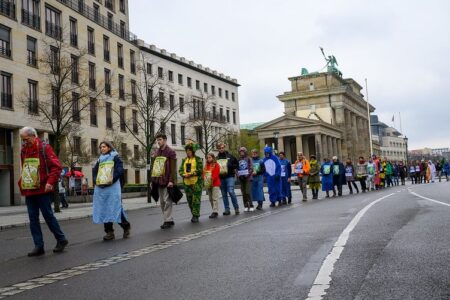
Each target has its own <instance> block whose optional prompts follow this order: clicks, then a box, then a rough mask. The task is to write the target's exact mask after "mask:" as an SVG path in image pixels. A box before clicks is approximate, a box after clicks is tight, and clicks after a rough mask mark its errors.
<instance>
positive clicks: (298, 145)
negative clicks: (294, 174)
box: [295, 135, 303, 157]
mask: <svg viewBox="0 0 450 300" xmlns="http://www.w3.org/2000/svg"><path fill="white" fill-rule="evenodd" d="M295 145H296V148H297V153H298V152H303V140H302V136H301V135H297V136H296V137H295ZM297 153H295V156H296V157H297Z"/></svg>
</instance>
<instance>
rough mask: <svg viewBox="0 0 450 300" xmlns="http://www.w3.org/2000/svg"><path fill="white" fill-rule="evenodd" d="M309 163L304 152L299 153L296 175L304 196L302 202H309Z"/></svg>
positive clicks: (296, 162) (295, 168)
mask: <svg viewBox="0 0 450 300" xmlns="http://www.w3.org/2000/svg"><path fill="white" fill-rule="evenodd" d="M310 168H311V167H310V165H309V161H308V160H307V159H306V158H305V156H304V155H303V153H302V152H298V153H297V160H296V161H295V167H294V170H295V173H296V174H297V180H298V184H299V185H300V189H301V191H302V194H303V199H302V201H307V200H308V196H307V193H306V192H307V185H308V177H309V170H310Z"/></svg>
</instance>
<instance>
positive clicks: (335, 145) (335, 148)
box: [332, 137, 338, 156]
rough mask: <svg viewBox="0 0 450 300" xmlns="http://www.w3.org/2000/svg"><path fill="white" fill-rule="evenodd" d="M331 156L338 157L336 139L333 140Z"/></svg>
mask: <svg viewBox="0 0 450 300" xmlns="http://www.w3.org/2000/svg"><path fill="white" fill-rule="evenodd" d="M333 155H338V147H337V138H335V137H334V138H333V151H332V156H333Z"/></svg>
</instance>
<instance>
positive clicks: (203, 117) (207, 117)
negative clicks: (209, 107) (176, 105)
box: [189, 111, 227, 123]
mask: <svg viewBox="0 0 450 300" xmlns="http://www.w3.org/2000/svg"><path fill="white" fill-rule="evenodd" d="M189 121H206V122H216V123H226V121H227V118H226V117H225V116H221V115H220V114H214V113H213V112H211V111H210V112H204V113H200V112H198V113H191V114H189Z"/></svg>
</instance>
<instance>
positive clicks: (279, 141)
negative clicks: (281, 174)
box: [277, 137, 285, 153]
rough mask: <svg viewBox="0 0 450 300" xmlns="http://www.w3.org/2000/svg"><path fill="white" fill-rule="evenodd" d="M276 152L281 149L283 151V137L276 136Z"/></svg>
mask: <svg viewBox="0 0 450 300" xmlns="http://www.w3.org/2000/svg"><path fill="white" fill-rule="evenodd" d="M277 150H278V151H277V153H280V152H281V151H285V150H284V137H279V138H278V149H277Z"/></svg>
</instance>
